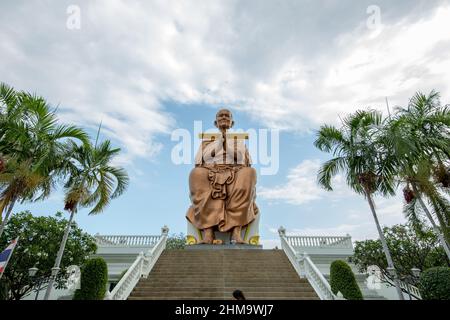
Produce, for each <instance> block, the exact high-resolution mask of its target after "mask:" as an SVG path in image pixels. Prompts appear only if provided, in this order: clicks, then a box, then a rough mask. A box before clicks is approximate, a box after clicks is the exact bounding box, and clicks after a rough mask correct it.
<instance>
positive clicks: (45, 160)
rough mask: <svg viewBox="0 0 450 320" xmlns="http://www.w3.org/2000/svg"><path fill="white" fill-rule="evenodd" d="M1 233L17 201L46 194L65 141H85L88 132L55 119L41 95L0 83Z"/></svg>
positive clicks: (49, 188)
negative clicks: (15, 89) (3, 214)
mask: <svg viewBox="0 0 450 320" xmlns="http://www.w3.org/2000/svg"><path fill="white" fill-rule="evenodd" d="M0 106H1V109H0V124H1V130H0V155H3V156H2V162H3V163H4V164H3V170H2V172H1V173H0V209H1V211H0V216H1V214H2V213H3V212H5V211H6V214H5V218H4V219H3V221H2V224H1V225H0V236H1V234H2V232H3V230H4V227H5V225H6V223H7V221H8V218H9V215H10V214H11V211H12V209H13V207H14V204H15V203H16V201H19V200H20V201H22V202H23V201H26V200H42V199H44V198H46V197H48V196H49V194H50V192H51V190H52V187H53V185H54V179H55V178H56V177H57V174H56V173H57V172H58V168H59V167H61V166H63V164H64V162H66V161H67V158H66V157H65V156H64V155H63V151H64V150H65V143H66V142H67V141H68V140H70V139H77V140H79V141H82V142H83V143H87V141H88V136H87V134H86V133H85V132H84V131H83V130H81V129H80V128H78V127H76V126H68V125H61V124H58V123H57V118H56V115H55V112H54V111H53V110H51V109H50V106H49V105H48V103H47V102H46V101H45V99H44V98H42V97H38V96H36V95H32V94H29V93H27V92H23V91H22V92H16V91H14V89H13V88H11V87H9V86H7V85H6V84H1V85H0ZM5 159H6V161H5Z"/></svg>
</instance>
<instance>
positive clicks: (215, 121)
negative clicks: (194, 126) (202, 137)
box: [214, 120, 217, 128]
mask: <svg viewBox="0 0 450 320" xmlns="http://www.w3.org/2000/svg"><path fill="white" fill-rule="evenodd" d="M214 126H215V127H216V128H217V120H214Z"/></svg>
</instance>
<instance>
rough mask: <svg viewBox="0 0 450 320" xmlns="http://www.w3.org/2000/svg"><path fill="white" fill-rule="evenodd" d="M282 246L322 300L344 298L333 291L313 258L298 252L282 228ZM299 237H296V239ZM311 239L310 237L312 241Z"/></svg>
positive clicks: (301, 275) (300, 273)
mask: <svg viewBox="0 0 450 320" xmlns="http://www.w3.org/2000/svg"><path fill="white" fill-rule="evenodd" d="M280 238H281V247H282V248H283V250H284V252H285V253H286V255H287V257H288V259H289V261H290V262H291V264H292V265H293V267H294V269H295V271H297V274H298V275H299V276H300V278H305V277H306V279H308V281H309V283H310V284H311V286H312V287H313V288H314V291H315V292H316V293H317V295H318V296H319V298H320V299H321V300H342V299H340V298H338V297H336V296H335V295H334V294H333V292H332V291H331V287H330V284H329V283H328V281H327V279H325V277H324V276H323V275H322V273H321V272H320V271H319V269H317V267H316V265H315V264H314V263H313V262H312V260H311V259H310V258H309V257H308V255H307V254H306V253H305V254H303V255H302V254H298V253H296V251H295V249H294V247H293V246H292V245H291V243H290V242H289V241H288V239H287V237H286V235H285V234H284V232H283V230H281V229H280ZM296 240H298V239H294V241H296ZM310 240H311V239H308V241H310Z"/></svg>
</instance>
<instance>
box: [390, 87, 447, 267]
mask: <svg viewBox="0 0 450 320" xmlns="http://www.w3.org/2000/svg"><path fill="white" fill-rule="evenodd" d="M449 111H450V110H449V108H448V107H447V106H445V107H441V105H440V102H439V94H438V93H437V92H434V91H432V92H431V93H430V94H429V95H428V96H427V95H424V94H422V93H420V92H419V93H417V94H416V95H415V96H414V97H413V98H412V99H411V100H410V103H409V105H408V107H407V108H404V109H402V108H399V109H398V110H397V112H396V113H395V116H394V118H393V119H390V120H389V121H388V123H387V124H386V127H385V133H384V138H383V141H384V142H385V147H386V148H388V149H389V150H390V153H392V154H393V155H395V161H396V170H397V176H398V178H399V180H400V181H401V182H403V183H404V184H405V185H406V186H405V188H404V189H403V193H404V197H405V201H406V205H405V212H406V214H407V217H408V218H409V220H410V221H411V222H412V223H413V225H416V226H418V228H420V221H421V219H420V218H419V216H418V212H419V211H423V212H424V213H425V215H426V216H427V218H428V220H429V221H430V223H431V224H432V226H433V228H434V230H435V232H436V233H437V235H438V236H439V239H440V241H441V243H442V245H443V247H444V249H445V251H446V253H447V255H448V257H449V259H450V249H449V246H448V243H449V241H450V228H449V222H450V204H449V202H448V200H447V199H446V198H445V197H443V196H442V194H441V193H440V191H439V189H441V190H443V191H444V192H445V191H446V188H448V185H446V180H448V177H446V174H447V173H446V166H448V164H446V162H447V163H448V159H449V154H450V136H449V130H448V129H449V127H450V112H449ZM444 159H447V160H444ZM442 171H444V172H443V173H442ZM439 172H440V174H436V173H439ZM423 196H424V197H426V198H428V200H429V202H430V203H431V206H432V207H433V214H434V216H435V217H436V218H437V219H438V221H439V224H440V228H439V227H438V226H437V224H436V222H435V221H434V218H433V214H432V213H431V212H430V211H429V210H428V208H427V206H426V204H425V202H424V200H423ZM417 205H419V206H420V207H419V208H420V209H419V210H418V208H417ZM445 239H446V240H445Z"/></svg>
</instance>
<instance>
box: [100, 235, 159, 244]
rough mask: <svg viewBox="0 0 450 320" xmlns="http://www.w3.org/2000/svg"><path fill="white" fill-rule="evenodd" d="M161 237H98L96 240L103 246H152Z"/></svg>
mask: <svg viewBox="0 0 450 320" xmlns="http://www.w3.org/2000/svg"><path fill="white" fill-rule="evenodd" d="M160 238H161V236H121V235H96V236H95V239H96V241H97V243H98V244H99V245H102V246H126V247H130V246H152V245H155V244H156V243H157V242H158V241H159V240H160Z"/></svg>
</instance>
